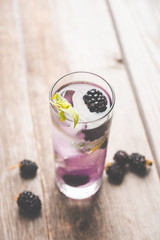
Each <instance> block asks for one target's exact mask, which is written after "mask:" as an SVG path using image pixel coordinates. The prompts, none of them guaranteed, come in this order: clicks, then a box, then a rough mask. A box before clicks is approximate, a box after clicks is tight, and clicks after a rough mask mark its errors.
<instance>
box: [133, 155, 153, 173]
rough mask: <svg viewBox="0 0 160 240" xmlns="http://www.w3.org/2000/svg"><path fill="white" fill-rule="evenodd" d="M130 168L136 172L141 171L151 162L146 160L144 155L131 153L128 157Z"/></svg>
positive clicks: (150, 164)
mask: <svg viewBox="0 0 160 240" xmlns="http://www.w3.org/2000/svg"><path fill="white" fill-rule="evenodd" d="M129 164H130V169H131V170H132V171H135V172H137V173H143V172H145V170H146V167H147V166H148V165H149V166H152V162H151V161H148V160H147V159H146V158H145V156H143V155H141V154H139V153H132V154H131V155H130V157H129Z"/></svg>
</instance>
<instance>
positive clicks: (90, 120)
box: [49, 71, 115, 199]
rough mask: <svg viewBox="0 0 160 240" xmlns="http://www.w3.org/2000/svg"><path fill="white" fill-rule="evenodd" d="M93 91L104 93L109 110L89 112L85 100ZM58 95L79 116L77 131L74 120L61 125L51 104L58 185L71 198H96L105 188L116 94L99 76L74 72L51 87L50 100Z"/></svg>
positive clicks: (68, 120)
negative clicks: (90, 91) (100, 189)
mask: <svg viewBox="0 0 160 240" xmlns="http://www.w3.org/2000/svg"><path fill="white" fill-rule="evenodd" d="M91 89H97V90H98V91H100V92H103V95H105V97H106V99H107V109H106V110H105V111H104V112H103V113H96V112H94V113H93V112H90V111H89V109H88V108H87V106H86V105H84V104H85V103H84V100H83V96H84V94H85V93H86V92H87V91H88V90H91ZM57 92H59V93H60V95H61V96H62V97H64V98H65V99H67V101H68V102H69V103H71V104H72V105H73V107H74V108H75V110H76V111H77V112H78V113H79V121H78V123H77V125H76V127H75V128H74V123H73V119H72V118H70V116H66V120H65V121H64V122H62V121H61V120H60V117H59V113H58V111H57V109H56V108H55V107H54V106H53V105H52V104H50V109H51V120H52V132H53V133H52V136H53V151H54V162H55V177H56V184H57V186H58V188H59V190H60V191H61V192H62V193H63V194H65V195H66V196H67V197H69V198H73V199H85V198H89V197H91V196H92V195H94V194H95V193H96V192H97V191H98V190H99V188H100V187H101V184H102V175H103V170H104V164H105V158H106V153H107V145H108V138H109V133H110V127H111V121H112V115H113V108H114V104H115V94H114V91H113V89H112V87H111V86H110V84H109V83H108V82H107V81H106V80H105V79H104V78H102V77H100V76H99V75H97V74H94V73H90V72H82V71H81V72H72V73H69V74H66V75H64V76H63V77H61V78H60V79H59V80H58V81H56V82H55V83H54V84H53V86H52V87H51V90H50V94H49V100H50V101H52V97H53V96H54V95H55V94H56V93H57Z"/></svg>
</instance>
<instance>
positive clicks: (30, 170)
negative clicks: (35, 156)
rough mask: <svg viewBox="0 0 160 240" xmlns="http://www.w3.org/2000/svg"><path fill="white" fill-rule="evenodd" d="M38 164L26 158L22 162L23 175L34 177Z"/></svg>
mask: <svg viewBox="0 0 160 240" xmlns="http://www.w3.org/2000/svg"><path fill="white" fill-rule="evenodd" d="M37 169H38V166H37V164H36V163H35V162H32V161H30V160H26V159H24V160H23V161H21V162H20V171H21V175H22V176H23V177H34V176H35V175H36V172H37Z"/></svg>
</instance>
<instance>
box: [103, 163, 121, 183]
mask: <svg viewBox="0 0 160 240" xmlns="http://www.w3.org/2000/svg"><path fill="white" fill-rule="evenodd" d="M105 170H106V174H107V175H108V178H109V180H111V181H114V182H117V183H120V182H121V181H122V179H123V176H124V168H122V167H121V166H120V165H119V164H117V163H115V162H113V163H108V164H107V165H106V167H105Z"/></svg>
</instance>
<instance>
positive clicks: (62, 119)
mask: <svg viewBox="0 0 160 240" xmlns="http://www.w3.org/2000/svg"><path fill="white" fill-rule="evenodd" d="M59 116H60V119H61V121H62V122H64V121H65V120H66V116H65V114H64V112H62V111H59Z"/></svg>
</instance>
